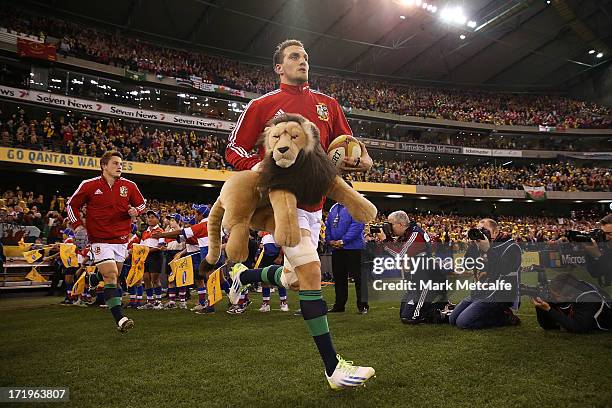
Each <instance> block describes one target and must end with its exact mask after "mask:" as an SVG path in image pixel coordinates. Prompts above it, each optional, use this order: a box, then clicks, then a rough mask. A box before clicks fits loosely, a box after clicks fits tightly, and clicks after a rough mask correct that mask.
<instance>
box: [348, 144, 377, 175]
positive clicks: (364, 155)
mask: <svg viewBox="0 0 612 408" xmlns="http://www.w3.org/2000/svg"><path fill="white" fill-rule="evenodd" d="M358 142H359V146H361V156H359V157H358V158H356V159H354V158H352V157H345V158H344V159H342V165H341V166H340V170H341V171H342V172H345V173H360V172H366V171H368V170H370V168H371V167H372V164H373V163H374V162H373V161H372V158H371V157H370V155H369V154H368V150H367V149H366V147H365V144H363V142H360V141H359V140H358Z"/></svg>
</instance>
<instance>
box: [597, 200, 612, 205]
mask: <svg viewBox="0 0 612 408" xmlns="http://www.w3.org/2000/svg"><path fill="white" fill-rule="evenodd" d="M598 203H602V204H606V203H612V200H599V201H598Z"/></svg>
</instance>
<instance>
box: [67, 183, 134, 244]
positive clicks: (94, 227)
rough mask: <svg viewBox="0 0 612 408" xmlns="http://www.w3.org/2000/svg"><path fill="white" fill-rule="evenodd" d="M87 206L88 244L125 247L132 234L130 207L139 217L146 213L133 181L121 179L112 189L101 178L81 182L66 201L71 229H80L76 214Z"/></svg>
mask: <svg viewBox="0 0 612 408" xmlns="http://www.w3.org/2000/svg"><path fill="white" fill-rule="evenodd" d="M84 204H87V234H88V236H89V242H92V243H109V244H125V243H126V242H127V240H128V237H129V234H130V231H131V230H132V219H131V217H130V215H129V214H128V210H129V208H130V206H131V207H135V208H136V209H137V210H138V213H142V212H144V210H145V199H144V198H143V196H142V194H141V193H140V190H138V186H136V183H134V182H133V181H130V180H127V179H124V178H122V177H120V178H118V179H117V180H115V182H114V183H113V186H112V188H111V187H110V186H109V185H108V183H107V182H106V180H105V179H104V178H102V176H98V177H94V178H92V179H88V180H84V181H83V182H82V183H81V184H80V185H79V187H78V188H77V189H76V191H75V192H74V194H73V195H72V197H70V199H69V200H68V203H67V205H66V210H67V212H68V218H69V219H70V222H71V224H72V226H73V228H75V229H76V228H77V227H78V226H79V225H81V224H82V223H81V219H80V217H79V210H80V209H81V207H82V206H83V205H84Z"/></svg>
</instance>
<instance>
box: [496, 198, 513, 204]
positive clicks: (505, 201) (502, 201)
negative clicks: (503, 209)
mask: <svg viewBox="0 0 612 408" xmlns="http://www.w3.org/2000/svg"><path fill="white" fill-rule="evenodd" d="M498 201H499V202H500V203H511V202H512V201H514V199H513V198H500V199H499V200H498Z"/></svg>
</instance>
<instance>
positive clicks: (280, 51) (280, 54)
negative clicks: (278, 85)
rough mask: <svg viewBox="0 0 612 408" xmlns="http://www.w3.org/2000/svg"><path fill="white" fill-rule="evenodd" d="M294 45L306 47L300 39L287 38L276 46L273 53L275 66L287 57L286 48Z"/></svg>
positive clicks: (273, 64)
mask: <svg viewBox="0 0 612 408" xmlns="http://www.w3.org/2000/svg"><path fill="white" fill-rule="evenodd" d="M292 45H296V46H298V47H302V48H304V44H303V43H302V42H301V41H300V40H285V41H283V42H281V43H280V44H278V45H277V46H276V49H275V50H274V55H272V66H273V67H275V66H276V64H282V63H283V59H284V58H285V48H287V47H291V46H292Z"/></svg>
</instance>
